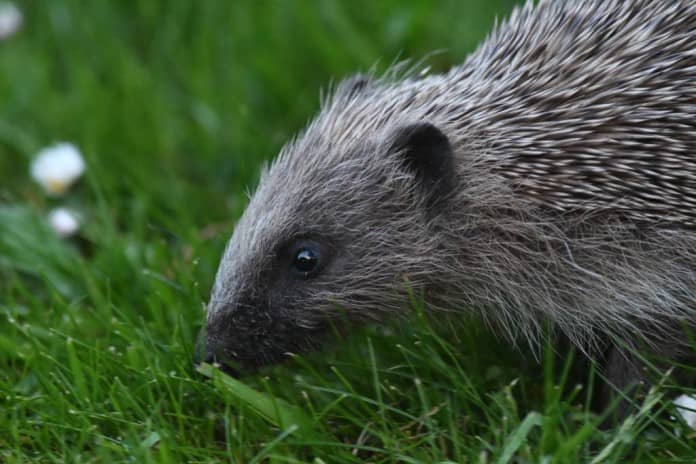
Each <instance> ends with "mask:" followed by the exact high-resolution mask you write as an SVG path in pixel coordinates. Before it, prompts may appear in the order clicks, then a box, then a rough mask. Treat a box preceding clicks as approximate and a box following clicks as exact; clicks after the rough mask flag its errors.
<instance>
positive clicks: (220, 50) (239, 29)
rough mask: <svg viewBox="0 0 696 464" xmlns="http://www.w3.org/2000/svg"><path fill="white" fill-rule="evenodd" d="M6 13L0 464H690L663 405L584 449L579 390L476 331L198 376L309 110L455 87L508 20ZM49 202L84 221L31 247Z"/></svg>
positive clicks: (465, 15) (177, 9)
mask: <svg viewBox="0 0 696 464" xmlns="http://www.w3.org/2000/svg"><path fill="white" fill-rule="evenodd" d="M19 5H20V7H21V8H22V9H23V11H24V14H25V27H24V29H23V30H22V31H21V32H20V33H19V34H18V35H17V36H15V37H13V38H11V39H10V40H8V41H5V42H0V462H8V463H20V462H28V461H38V462H172V463H179V462H240V463H244V462H314V463H322V462H325V463H334V462H363V461H368V462H374V463H395V462H406V463H417V462H423V463H431V462H489V463H506V462H520V463H522V462H525V463H526V462H548V463H568V462H591V461H592V459H595V461H592V462H622V463H623V462H670V461H671V462H693V460H695V459H696V446H695V445H694V444H693V443H694V442H693V438H694V432H690V431H689V430H688V429H686V428H685V427H684V426H683V425H682V424H679V423H676V422H671V421H670V420H669V419H668V418H667V417H666V416H667V414H662V415H658V412H659V411H660V409H661V408H664V407H665V404H666V403H665V402H662V401H660V396H661V395H663V394H665V395H673V394H674V393H675V392H674V391H672V390H671V389H670V388H669V387H664V388H662V389H660V390H657V391H656V392H654V394H653V395H651V396H650V397H649V398H648V400H647V401H648V405H651V406H653V407H652V408H648V407H645V408H643V409H642V410H640V411H639V412H638V413H637V414H636V415H635V416H634V417H632V418H630V419H629V420H628V421H626V422H625V423H623V424H622V425H620V426H618V427H617V428H615V429H612V430H609V431H605V432H602V431H598V430H597V428H596V425H597V424H598V423H599V422H600V421H601V419H602V418H601V417H597V416H595V415H593V414H592V413H591V412H589V410H588V407H587V405H588V404H589V402H590V393H589V392H590V391H591V389H589V388H588V387H587V385H588V384H590V383H591V382H592V381H593V379H594V376H595V375H594V373H593V372H592V371H590V372H584V373H581V374H580V375H579V376H578V375H577V374H573V375H571V374H570V373H569V371H570V368H571V367H572V366H573V365H574V363H573V360H572V357H568V358H567V359H559V358H558V357H554V356H551V350H550V348H547V349H546V352H545V354H544V356H542V357H543V361H542V362H541V364H537V363H535V362H534V361H533V360H531V359H530V357H529V356H523V355H521V354H519V353H517V352H515V351H514V350H512V349H511V348H509V347H508V346H507V345H506V344H505V343H504V342H501V341H497V340H496V339H495V338H494V337H493V336H491V334H490V333H488V332H487V331H486V330H485V329H484V328H483V327H482V326H481V324H480V323H479V322H477V321H472V320H467V321H463V322H461V323H459V324H456V325H453V330H447V329H443V328H440V329H438V330H434V329H432V328H431V326H430V325H429V323H427V322H426V321H424V320H422V318H419V317H415V318H414V320H413V321H412V322H410V323H408V324H404V323H402V324H401V325H399V326H397V325H394V326H391V327H386V328H381V329H380V328H367V329H365V330H364V331H363V332H362V333H358V334H355V336H353V337H351V338H349V339H341V340H336V342H335V343H334V344H333V345H332V346H331V347H329V348H327V350H326V351H325V352H323V353H319V354H315V355H312V356H309V357H307V358H305V359H297V360H295V361H293V362H291V363H288V364H286V365H284V366H279V367H275V368H271V369H268V370H266V371H264V372H262V373H261V374H258V375H250V376H247V377H244V378H243V379H241V381H238V380H233V379H230V378H227V377H225V376H222V375H219V373H218V374H217V375H216V372H215V371H214V370H211V369H210V367H209V366H203V367H202V371H203V372H202V373H199V372H197V371H196V370H195V368H194V367H193V365H192V361H191V360H192V351H193V346H194V343H195V338H196V334H197V331H198V330H199V329H200V327H201V323H202V322H203V317H204V310H203V308H204V302H205V301H206V300H207V296H208V292H209V289H210V286H211V284H212V280H213V277H214V273H215V269H216V266H217V261H218V259H219V256H220V254H221V252H222V248H223V246H224V243H225V241H226V239H227V237H228V236H229V234H230V233H231V231H232V229H233V225H234V221H235V219H236V218H237V217H238V216H239V215H240V214H241V211H242V210H243V208H244V205H245V202H246V197H245V189H246V188H247V187H249V186H253V185H254V182H255V180H256V178H257V174H258V171H259V168H260V165H261V164H262V162H264V161H265V160H269V159H271V158H272V157H273V156H274V154H275V153H277V152H278V150H279V148H280V147H281V146H282V144H283V142H284V141H285V140H287V139H288V138H289V137H291V135H292V134H293V133H294V132H296V131H297V130H299V129H300V128H301V127H302V126H303V125H304V124H305V123H306V121H307V120H308V118H309V117H311V115H312V113H313V112H315V111H316V109H317V107H318V103H319V89H320V88H322V87H326V85H327V84H328V83H329V82H331V81H332V80H335V79H338V78H340V77H342V76H345V75H347V74H350V73H353V72H356V71H360V70H363V71H364V70H366V69H369V68H370V67H371V66H373V65H375V63H376V64H377V68H378V69H385V68H386V66H388V65H389V63H391V62H393V61H394V60H396V59H399V58H415V59H420V58H422V57H423V56H425V55H426V54H428V53H429V52H431V51H433V50H442V52H441V53H439V54H436V55H434V56H431V57H430V58H428V60H427V62H428V63H429V64H431V65H432V67H433V68H434V69H435V70H444V69H447V68H448V67H449V66H451V65H452V64H456V63H458V62H460V61H461V60H462V59H463V57H464V56H465V55H466V53H467V52H469V51H470V50H472V49H473V47H474V46H475V45H476V43H478V41H480V40H481V38H482V37H483V36H484V35H485V33H486V31H488V30H489V29H490V28H491V26H492V24H493V19H494V17H495V15H496V14H497V15H503V14H505V12H507V11H508V10H509V9H510V8H511V6H512V2H511V1H508V0H497V1H490V0H472V1H467V2H464V1H461V2H460V1H447V2H445V1H443V2H440V3H439V5H438V7H437V8H433V7H432V6H430V4H429V3H428V2H420V1H416V0H413V1H403V0H388V1H380V2H372V1H367V0H365V1H359V2H339V1H324V2H317V3H315V2H300V1H298V2H290V1H260V2H251V1H249V2H244V1H234V2H232V1H199V2H189V1H185V0H177V1H174V0H172V1H168V2H164V1H161V2H158V1H150V0H140V1H137V0H124V1H111V2H107V1H90V2H85V1H79V0H51V1H50V2H49V1H36V0H34V1H30V0H27V1H26V2H21V3H19ZM60 140H67V141H71V142H73V143H75V144H77V145H78V146H79V147H80V148H81V149H82V150H83V152H84V155H85V157H86V160H87V164H88V170H87V172H86V175H85V178H84V179H83V180H82V181H81V183H80V184H79V185H78V186H77V187H76V188H74V189H73V190H72V191H71V192H70V193H69V195H68V196H67V197H65V198H63V199H53V198H48V197H46V196H44V195H43V193H42V192H41V190H40V188H39V187H38V186H37V185H36V184H34V183H33V182H32V181H31V180H30V178H29V174H28V165H29V161H30V159H31V157H32V156H33V155H34V154H35V153H36V151H37V150H38V149H40V148H42V147H44V146H46V145H48V144H50V143H52V142H54V141H60ZM57 205H69V206H71V207H73V208H75V209H77V210H79V211H80V212H81V213H82V214H83V216H84V218H85V224H84V227H83V229H82V231H81V233H80V235H79V237H77V238H76V239H72V240H69V241H62V240H59V239H58V238H56V237H55V236H54V235H53V233H52V232H51V231H50V230H48V229H47V227H46V225H45V221H44V217H45V214H46V212H47V211H48V210H49V209H50V208H52V207H54V206H57ZM416 306H417V305H416ZM203 374H207V375H208V376H211V377H212V379H211V380H208V379H207V378H206V376H205V375H203ZM576 382H579V383H581V384H582V385H576Z"/></svg>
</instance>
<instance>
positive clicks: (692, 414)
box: [673, 395, 696, 430]
mask: <svg viewBox="0 0 696 464" xmlns="http://www.w3.org/2000/svg"><path fill="white" fill-rule="evenodd" d="M673 403H674V405H675V406H676V410H677V414H679V415H680V416H681V418H682V419H683V420H684V422H685V423H686V425H688V426H689V427H691V428H692V429H694V430H696V395H680V396H679V397H677V399H675V400H674V401H673Z"/></svg>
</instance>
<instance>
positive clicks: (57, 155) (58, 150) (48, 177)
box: [31, 143, 85, 195]
mask: <svg viewBox="0 0 696 464" xmlns="http://www.w3.org/2000/svg"><path fill="white" fill-rule="evenodd" d="M83 172H85V161H84V160H83V159H82V155H81V154H80V151H79V150H78V149H77V148H76V147H75V145H73V144H71V143H57V144H55V145H53V146H50V147H47V148H44V149H43V150H41V151H40V152H39V153H38V154H37V155H36V158H34V161H32V163H31V177H33V178H34V180H35V181H36V182H38V183H39V184H41V186H42V187H43V188H44V190H46V192H48V193H49V194H51V195H62V194H64V193H65V192H66V191H67V190H68V188H69V187H70V186H71V185H72V184H73V183H75V181H76V180H77V179H79V178H80V176H81V175H82V173H83Z"/></svg>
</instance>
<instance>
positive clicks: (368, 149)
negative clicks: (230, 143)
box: [204, 97, 454, 368]
mask: <svg viewBox="0 0 696 464" xmlns="http://www.w3.org/2000/svg"><path fill="white" fill-rule="evenodd" d="M351 98H352V97H351ZM325 111H326V110H325ZM325 121H326V119H322V116H321V115H320V116H319V118H318V119H317V120H316V121H315V122H314V123H313V124H311V125H310V126H309V128H308V129H307V131H306V132H305V133H304V134H302V135H301V136H300V137H299V138H298V139H296V140H295V141H293V142H292V143H290V144H289V145H287V146H286V147H285V148H284V149H283V150H282V152H281V154H280V156H279V157H278V158H277V159H276V161H275V162H274V163H273V164H272V165H271V166H270V168H269V169H268V170H266V171H265V172H264V173H262V176H261V180H260V183H259V186H258V188H257V190H256V192H255V194H254V195H253V196H252V198H251V200H250V203H249V205H248V207H247V208H246V210H245V212H244V214H243V216H242V217H241V219H240V221H239V222H238V224H237V225H236V227H235V230H234V233H233V235H232V238H231V239H230V241H229V243H228V245H227V248H226V249H225V252H224V255H223V257H222V260H221V263H220V267H219V270H218V274H217V277H216V280H215V284H214V287H213V291H212V295H211V299H210V303H209V306H208V314H207V321H206V328H205V331H204V334H205V335H204V341H205V353H206V355H205V359H206V360H208V361H212V360H217V361H219V362H221V363H223V364H225V363H230V364H235V363H236V364H239V365H241V367H243V368H248V367H256V366H260V365H264V364H269V363H275V362H277V361H280V360H282V359H283V358H284V357H285V356H286V355H288V354H289V353H301V352H306V351H308V350H309V349H313V348H316V347H317V346H318V345H320V344H322V343H323V342H324V341H326V338H327V337H329V336H330V335H331V334H332V333H336V332H335V331H334V330H332V329H334V328H339V330H340V328H341V327H345V326H346V323H348V324H352V323H356V322H357V323H360V322H364V321H367V320H379V319H381V316H382V314H384V313H394V312H398V308H400V307H402V306H403V305H404V304H405V303H406V302H407V301H408V298H407V297H408V292H412V291H413V292H419V291H423V290H425V289H426V288H427V285H428V277H429V274H431V275H432V274H434V273H435V272H436V269H437V263H438V261H440V259H438V257H437V254H438V243H437V241H436V239H435V235H436V234H432V233H428V230H429V228H432V227H435V226H436V225H435V224H436V223H437V218H438V217H439V216H441V215H442V211H443V210H444V209H445V208H446V204H447V202H446V199H447V197H448V192H449V191H450V190H451V189H452V184H453V181H454V168H453V159H452V150H451V148H450V144H449V141H448V139H447V137H446V136H445V135H444V134H443V133H442V132H441V131H440V130H439V129H438V128H436V127H435V126H433V125H431V124H429V123H427V122H421V121H418V122H413V121H410V122H403V123H402V122H398V121H397V122H395V123H394V124H387V125H386V127H384V128H382V129H380V130H376V131H373V132H372V133H373V134H374V136H373V137H371V136H369V135H366V134H363V133H359V132H357V130H358V129H357V128H356V129H354V130H355V131H356V132H355V133H353V134H351V135H350V137H348V139H349V140H350V141H351V143H346V139H345V138H340V139H339V138H338V137H332V134H335V131H336V130H337V127H338V125H345V124H349V123H350V121H346V120H341V118H339V117H336V115H335V114H334V115H333V116H332V127H328V126H327V125H326V124H325ZM344 127H345V126H344Z"/></svg>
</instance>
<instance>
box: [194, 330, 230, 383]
mask: <svg viewBox="0 0 696 464" xmlns="http://www.w3.org/2000/svg"><path fill="white" fill-rule="evenodd" d="M222 353H223V350H222V345H221V343H220V342H218V341H217V339H216V338H214V337H209V336H208V335H207V334H206V331H205V329H202V330H201V331H200V332H199V333H198V339H197V340H196V348H195V351H194V354H193V364H194V366H198V365H199V364H201V363H207V364H217V365H218V366H219V367H220V370H222V371H223V372H224V373H226V374H227V375H231V376H232V377H239V372H238V371H237V370H236V369H233V368H232V367H231V366H230V365H229V364H228V362H227V361H226V360H224V359H222V357H223V355H222Z"/></svg>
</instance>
